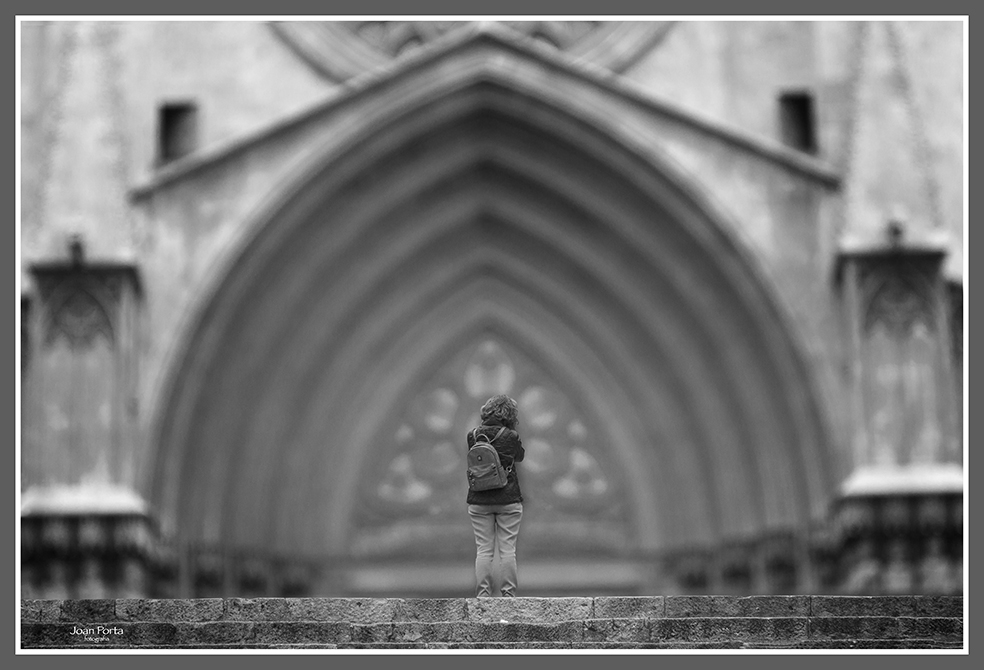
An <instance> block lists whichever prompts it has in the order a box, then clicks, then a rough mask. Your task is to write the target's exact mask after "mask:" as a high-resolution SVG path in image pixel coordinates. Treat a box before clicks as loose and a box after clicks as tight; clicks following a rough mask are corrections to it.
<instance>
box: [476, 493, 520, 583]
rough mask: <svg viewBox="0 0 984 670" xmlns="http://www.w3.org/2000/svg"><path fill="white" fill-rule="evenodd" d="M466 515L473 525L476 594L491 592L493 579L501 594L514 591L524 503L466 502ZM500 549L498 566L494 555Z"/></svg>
mask: <svg viewBox="0 0 984 670" xmlns="http://www.w3.org/2000/svg"><path fill="white" fill-rule="evenodd" d="M468 516H470V517H471V522H472V528H474V529H475V544H476V545H477V549H478V552H477V554H476V555H475V582H476V584H477V596H478V597H479V598H486V597H489V596H491V595H492V588H493V583H496V584H498V585H499V592H500V593H501V594H502V597H504V598H512V597H514V596H515V595H516V538H517V537H519V522H520V521H522V519H523V503H518V502H517V503H509V504H508V505H469V506H468ZM496 550H498V552H499V569H498V570H495V568H494V565H493V558H494V556H495V552H496Z"/></svg>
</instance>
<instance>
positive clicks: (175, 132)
mask: <svg viewBox="0 0 984 670" xmlns="http://www.w3.org/2000/svg"><path fill="white" fill-rule="evenodd" d="M197 145H198V106H197V105H195V104H194V103H190V102H181V103H166V104H163V105H161V107H160V109H159V112H158V151H157V155H158V163H159V164H161V165H163V164H165V163H169V162H171V161H173V160H177V159H178V158H182V157H183V156H187V155H188V154H190V153H192V152H193V151H194V150H195V149H196V148H197Z"/></svg>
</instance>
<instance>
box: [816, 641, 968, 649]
mask: <svg viewBox="0 0 984 670" xmlns="http://www.w3.org/2000/svg"><path fill="white" fill-rule="evenodd" d="M797 648H801V649H960V648H961V645H960V643H952V642H934V641H932V640H808V641H807V642H804V643H802V644H798V645H797Z"/></svg>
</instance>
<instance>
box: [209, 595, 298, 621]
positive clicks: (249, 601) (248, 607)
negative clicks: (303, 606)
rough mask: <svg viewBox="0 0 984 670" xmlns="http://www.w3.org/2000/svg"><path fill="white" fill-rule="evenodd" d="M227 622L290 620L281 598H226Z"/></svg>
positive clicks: (285, 605) (285, 604)
mask: <svg viewBox="0 0 984 670" xmlns="http://www.w3.org/2000/svg"><path fill="white" fill-rule="evenodd" d="M224 618H225V619H226V620H227V621H284V620H289V619H290V613H289V611H288V607H287V601H286V600H284V599H283V598H226V599H225V614H224Z"/></svg>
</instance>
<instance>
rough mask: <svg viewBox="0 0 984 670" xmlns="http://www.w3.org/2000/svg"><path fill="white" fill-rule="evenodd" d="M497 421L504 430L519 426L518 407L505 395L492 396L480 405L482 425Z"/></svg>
mask: <svg viewBox="0 0 984 670" xmlns="http://www.w3.org/2000/svg"><path fill="white" fill-rule="evenodd" d="M489 419H498V420H499V423H501V424H502V425H503V426H505V427H506V428H516V426H517V425H519V405H517V404H516V401H515V400H513V399H512V398H510V397H509V396H507V395H494V396H492V397H491V398H489V399H488V400H486V401H485V404H484V405H482V423H485V422H486V421H488V420H489Z"/></svg>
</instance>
